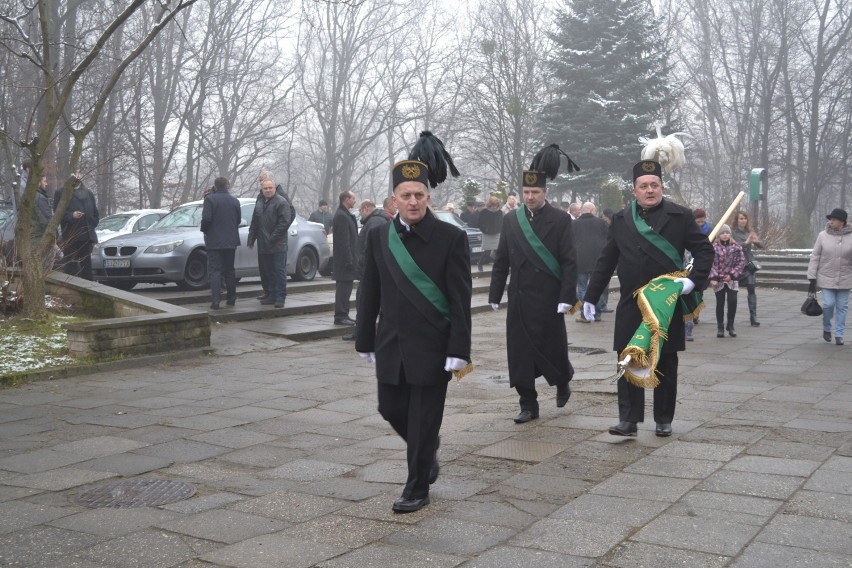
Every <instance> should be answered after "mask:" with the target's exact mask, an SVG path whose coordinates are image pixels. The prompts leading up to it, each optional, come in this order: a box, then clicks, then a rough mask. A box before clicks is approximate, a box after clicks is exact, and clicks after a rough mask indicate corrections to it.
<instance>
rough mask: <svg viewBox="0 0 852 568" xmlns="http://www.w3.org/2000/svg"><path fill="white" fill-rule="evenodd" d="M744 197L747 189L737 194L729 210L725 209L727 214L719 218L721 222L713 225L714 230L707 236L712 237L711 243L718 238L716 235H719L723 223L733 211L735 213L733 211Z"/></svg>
mask: <svg viewBox="0 0 852 568" xmlns="http://www.w3.org/2000/svg"><path fill="white" fill-rule="evenodd" d="M743 197H745V191H741V192H739V193H738V194H737V196H736V197H735V198H734V202H733V203H731V206H730V207H728V210H727V211H725V214H724V215H722V216H721V217H720V218H719V222H718V223H716V226H715V227H713V230H712V231H710V234H709V235H708V236H707V238H708V239H710V242H711V243H712V242H713V241H714V240H715V239H716V235H718V234H719V230H721V228H722V225H724V224H725V222H726V219H727V218H728V217H730V216H731V213H733V212H734V211H735V210H736V209H737V206H739V204H740V201H742V200H743Z"/></svg>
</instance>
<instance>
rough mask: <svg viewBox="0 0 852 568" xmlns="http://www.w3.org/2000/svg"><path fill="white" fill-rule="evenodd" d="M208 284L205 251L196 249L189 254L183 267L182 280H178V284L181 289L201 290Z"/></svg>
mask: <svg viewBox="0 0 852 568" xmlns="http://www.w3.org/2000/svg"><path fill="white" fill-rule="evenodd" d="M208 284H209V282H208V277H207V253H206V252H205V251H203V250H197V251H195V252H193V253H192V254H191V255H189V258H188V259H187V261H186V267H185V268H184V269H183V280H181V281H180V282H178V286H179V287H180V288H182V289H183V290H203V289H204V288H207V285H208Z"/></svg>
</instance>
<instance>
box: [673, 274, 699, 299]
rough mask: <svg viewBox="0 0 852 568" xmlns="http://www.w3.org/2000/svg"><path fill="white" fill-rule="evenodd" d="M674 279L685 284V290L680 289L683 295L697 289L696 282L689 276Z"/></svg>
mask: <svg viewBox="0 0 852 568" xmlns="http://www.w3.org/2000/svg"><path fill="white" fill-rule="evenodd" d="M674 281H675V282H680V283H681V284H683V290H681V291H680V295H681V296H684V295H686V294H689V293H690V292H692V291H693V290H695V282H693V281H692V280H690V279H689V278H675V279H674Z"/></svg>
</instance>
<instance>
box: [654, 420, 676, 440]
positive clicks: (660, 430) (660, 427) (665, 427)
mask: <svg viewBox="0 0 852 568" xmlns="http://www.w3.org/2000/svg"><path fill="white" fill-rule="evenodd" d="M654 433H655V434H656V435H657V436H659V437H660V438H665V437H666V436H671V435H672V425H671V424H663V423H662V422H657V429H656V430H655V431H654Z"/></svg>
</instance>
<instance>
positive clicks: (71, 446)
mask: <svg viewBox="0 0 852 568" xmlns="http://www.w3.org/2000/svg"><path fill="white" fill-rule="evenodd" d="M329 294H330V293H329ZM759 299H760V304H761V305H760V314H761V321H762V323H763V325H762V326H761V327H759V328H751V327H748V326H747V325H742V324H740V325H739V326H738V330H739V337H737V338H736V339H731V338H725V339H717V338H716V337H715V325H712V324H711V319H712V316H711V314H710V312H711V311H712V308H713V305H712V304H713V299H712V298H711V299H710V303H711V306H710V310H708V312H705V315H704V317H703V318H702V323H701V325H699V326H698V328H697V329H696V336H697V340H696V341H695V342H694V343H690V344H688V349H689V351H688V352H686V353H685V354H682V356H681V381H680V391H679V404H678V413H677V417H676V419H675V422H674V436H672V437H671V438H657V437H655V436H654V435H653V422H650V423H648V422H646V423H645V424H644V425H641V431H640V435H639V437H638V438H637V439H632V440H631V439H622V438H616V437H613V436H610V435H608V434H607V433H606V428H607V427H608V426H610V425H611V424H613V423H614V422H615V421H616V415H617V410H616V401H615V396H614V385H613V384H612V383H611V382H610V381H609V379H608V376H609V375H610V374H611V373H612V371H613V369H614V355H613V354H612V353H611V352H609V351H606V352H601V351H600V348H604V349H607V348H608V347H609V346H610V345H611V337H612V322H611V320H610V321H604V322H602V323H595V324H580V323H576V322H574V321H573V318H569V319H568V328H569V334H568V336H569V340H570V341H571V346H570V349H571V352H572V353H571V357H572V362H573V364H574V366H575V367H576V369H577V375H576V377H575V380H574V382H573V386H574V395H573V397H572V399H571V401H570V402H569V403H568V405H567V406H566V407H565V408H564V409H557V408H556V406H555V403H554V397H555V392H554V389H552V388H549V387H546V386H543V387H542V388H541V389H540V390H541V391H542V392H541V395H540V396H541V397H542V399H543V402H542V412H541V419H539V420H536V421H533V422H531V423H528V424H524V425H516V424H514V423H513V422H512V420H511V418H512V417H513V416H514V415H515V414H516V413H517V402H516V397H515V396H514V395H513V391H511V390H510V389H509V388H508V385H507V384H506V377H505V374H506V355H505V333H504V325H505V311H503V312H500V313H497V314H494V313H482V314H478V315H476V316H474V332H475V337H474V348H475V352H474V356H475V362H476V363H477V364H478V368H477V370H476V372H475V373H474V374H472V375H470V376H468V377H466V378H465V379H464V380H463V381H462V382H459V383H456V382H453V383H452V384H451V385H450V393H449V398H448V403H447V412H446V418H445V421H444V426H443V429H442V445H441V453H440V458H441V463H442V470H441V477H440V479H439V480H438V482H437V483H436V484H435V485H434V486H433V491H432V504H431V505H430V506H428V507H426V508H425V509H423V510H422V511H420V512H418V513H414V514H411V515H393V514H392V513H391V512H390V505H391V502H392V501H393V500H394V499H395V498H396V497H397V496H398V495H399V493H400V490H401V486H402V483H403V482H404V479H405V461H404V457H405V456H404V451H403V446H402V444H401V443H400V441H399V440H398V439H397V437H396V436H395V435H394V434H393V433H392V431H391V429H390V428H389V427H388V426H387V425H386V424H385V423H384V421H383V420H382V419H381V418H380V417H379V416H378V414H377V413H376V400H375V390H376V388H375V379H374V377H373V368H372V367H371V366H368V365H366V364H364V363H362V362H361V361H360V359H358V358H357V357H356V356H355V354H354V353H353V352H352V343H349V342H343V341H340V340H339V339H337V338H334V339H325V340H321V341H314V342H306V343H301V344H300V343H296V342H293V341H289V340H286V339H282V338H279V337H276V336H275V335H270V334H269V333H258V332H257V331H255V332H253V333H249V332H247V331H243V330H242V328H241V327H240V325H241V324H239V323H234V324H226V325H225V324H222V325H217V326H216V328H215V329H216V331H215V333H214V344H215V346H216V347H217V348H218V354H217V355H215V356H210V357H206V358H203V359H189V360H186V361H183V362H180V363H172V364H162V365H155V366H148V367H144V368H138V369H132V370H124V371H120V372H115V373H100V374H90V375H83V376H78V377H73V378H68V379H62V380H58V381H44V382H38V383H32V384H28V385H24V386H21V387H16V388H9V389H4V390H0V423H2V428H0V565H2V566H33V567H62V568H75V567H76V568H94V567H136V566H138V567H143V566H144V567H154V566H163V567H171V566H179V567H185V568H189V567H209V566H235V567H246V568H263V567H273V566H275V567H278V566H282V567H302V566H304V567H307V566H321V567H329V568H330V567H361V566H379V567H396V566H407V567H418V566H424V567H425V566H428V567H445V566H446V567H450V566H465V567H474V566H488V567H513V568H514V567H518V566H535V567H537V568H546V567H560V568H562V567H566V566H567V567H571V566H607V567H615V566H623V567H635V566H655V567H665V566H690V567H696V566H749V567H752V566H767V567H770V566H771V567H772V568H775V567H777V566H785V567H789V566H820V567H823V566H852V379H851V378H850V375H852V373H850V367H852V346H850V345H847V346H845V347H838V346H836V345H834V344H833V343H832V344H828V343H825V342H823V341H822V339H821V331H822V330H821V325H820V320H819V318H807V317H805V316H802V315H800V314H799V313H798V306H799V305H800V304H801V302H802V300H803V294H802V293H800V292H789V291H779V290H766V289H761V290H759ZM742 303H743V304H745V302H742ZM741 320H743V321H745V318H741ZM246 325H247V324H246ZM849 339H850V340H851V341H850V342H852V337H850V338H849ZM649 398H650V397H649ZM649 416H650V409H649ZM120 478H130V479H136V478H142V479H168V480H182V481H187V482H190V483H192V484H194V485H196V486H197V489H198V491H197V493H196V495H195V496H194V497H192V498H189V499H186V500H183V501H178V502H175V503H172V504H169V505H163V506H159V507H143V508H132V509H87V508H85V507H82V506H79V505H77V504H75V503H74V502H73V499H74V498H75V497H76V496H78V495H80V494H81V493H82V492H83V491H85V490H86V489H87V488H89V487H90V486H91V485H92V484H96V483H98V482H103V481H110V480H116V479H120Z"/></svg>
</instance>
